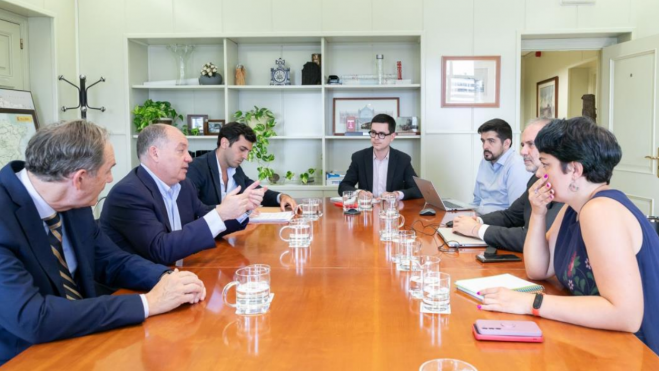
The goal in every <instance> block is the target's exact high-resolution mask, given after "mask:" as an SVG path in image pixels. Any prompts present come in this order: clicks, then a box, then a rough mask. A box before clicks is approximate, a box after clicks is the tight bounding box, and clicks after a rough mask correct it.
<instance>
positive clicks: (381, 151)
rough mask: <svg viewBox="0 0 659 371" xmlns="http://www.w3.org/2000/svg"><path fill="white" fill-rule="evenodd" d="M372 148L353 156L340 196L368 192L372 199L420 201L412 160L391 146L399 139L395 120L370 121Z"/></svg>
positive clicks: (385, 116)
mask: <svg viewBox="0 0 659 371" xmlns="http://www.w3.org/2000/svg"><path fill="white" fill-rule="evenodd" d="M369 134H370V135H371V144H372V147H370V148H366V149H363V150H361V151H357V152H355V153H353V154H352V162H351V163H350V167H349V168H348V171H347V172H346V175H345V177H344V178H343V181H341V184H339V195H342V194H343V192H345V191H354V190H356V188H355V186H356V185H358V186H359V190H360V191H361V192H369V193H372V194H373V197H381V196H383V195H386V194H393V195H395V196H396V198H398V200H407V199H413V198H421V197H422V196H421V191H419V188H417V186H416V184H415V183H414V179H413V178H412V177H413V176H416V173H415V172H414V168H413V167H412V159H411V158H410V156H409V155H408V154H406V153H403V152H401V151H398V150H396V149H394V148H392V147H391V142H393V141H394V139H395V138H396V121H395V120H394V119H393V117H391V116H389V115H385V114H379V115H376V116H375V117H373V120H372V121H371V131H370V132H369Z"/></svg>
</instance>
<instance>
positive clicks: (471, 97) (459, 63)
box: [442, 56, 501, 107]
mask: <svg viewBox="0 0 659 371" xmlns="http://www.w3.org/2000/svg"><path fill="white" fill-rule="evenodd" d="M500 78H501V57H500V56H485V57H442V107H499V81H500Z"/></svg>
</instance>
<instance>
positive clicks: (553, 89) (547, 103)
mask: <svg viewBox="0 0 659 371" xmlns="http://www.w3.org/2000/svg"><path fill="white" fill-rule="evenodd" d="M535 102H536V109H535V115H536V117H546V118H550V119H551V118H557V117H558V76H554V77H552V78H551V79H547V80H542V81H540V82H539V83H537V84H536V92H535Z"/></svg>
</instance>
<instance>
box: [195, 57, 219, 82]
mask: <svg viewBox="0 0 659 371" xmlns="http://www.w3.org/2000/svg"><path fill="white" fill-rule="evenodd" d="M199 85H222V75H220V73H219V72H217V67H216V66H215V65H214V64H213V63H211V62H208V63H206V64H204V66H203V67H202V68H201V76H199Z"/></svg>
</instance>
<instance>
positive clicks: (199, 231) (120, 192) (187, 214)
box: [101, 124, 263, 264]
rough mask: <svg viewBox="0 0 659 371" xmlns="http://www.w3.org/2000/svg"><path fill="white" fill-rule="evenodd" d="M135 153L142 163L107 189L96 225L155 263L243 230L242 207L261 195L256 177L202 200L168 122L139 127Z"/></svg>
mask: <svg viewBox="0 0 659 371" xmlns="http://www.w3.org/2000/svg"><path fill="white" fill-rule="evenodd" d="M137 154H138V156H139V158H140V162H141V164H140V165H139V166H137V167H136V168H135V169H133V170H132V171H131V172H130V173H129V174H128V175H126V177H125V178H124V179H122V180H121V181H120V182H119V183H117V184H116V185H115V186H114V187H113V188H112V190H111V191H110V193H109V194H108V198H107V200H106V201H105V204H104V208H103V212H102V214H101V226H102V228H103V230H104V231H105V232H106V233H107V234H108V236H110V238H112V240H113V241H114V242H115V243H116V244H117V245H119V247H121V248H123V249H125V250H126V251H129V252H132V253H136V254H139V255H141V256H143V257H145V258H147V259H149V260H152V261H154V262H159V263H163V264H172V263H174V262H175V261H177V260H179V259H183V258H185V257H187V256H189V255H192V254H194V253H196V252H199V251H201V250H205V249H210V248H213V247H215V240H214V239H215V237H218V236H223V235H225V234H228V233H232V232H234V231H237V230H241V229H243V228H244V227H245V225H246V224H247V218H246V217H243V216H244V215H245V212H246V211H247V210H253V209H254V208H256V207H257V206H258V205H259V204H260V203H261V201H262V200H263V191H262V190H258V189H255V188H256V187H257V186H258V182H256V183H254V184H252V185H251V186H250V187H247V189H245V191H244V192H243V193H242V194H238V193H239V192H240V190H241V189H240V187H238V188H236V189H234V190H233V191H232V192H229V193H228V194H227V197H226V199H225V200H224V202H222V204H221V205H217V206H207V205H205V204H203V203H202V202H201V201H200V200H199V198H198V197H197V192H196V189H195V187H194V185H193V184H192V183H191V182H190V180H188V179H186V174H187V171H188V165H189V164H190V162H191V161H192V158H191V157H190V155H189V154H188V140H187V138H186V137H185V136H184V135H183V134H182V133H181V132H180V131H179V130H178V129H176V128H174V127H172V126H170V125H162V124H156V125H150V126H148V127H146V128H145V129H144V130H142V132H141V133H140V135H139V136H138V138H137ZM241 217H243V218H241ZM239 218H240V219H239ZM236 219H238V220H236Z"/></svg>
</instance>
